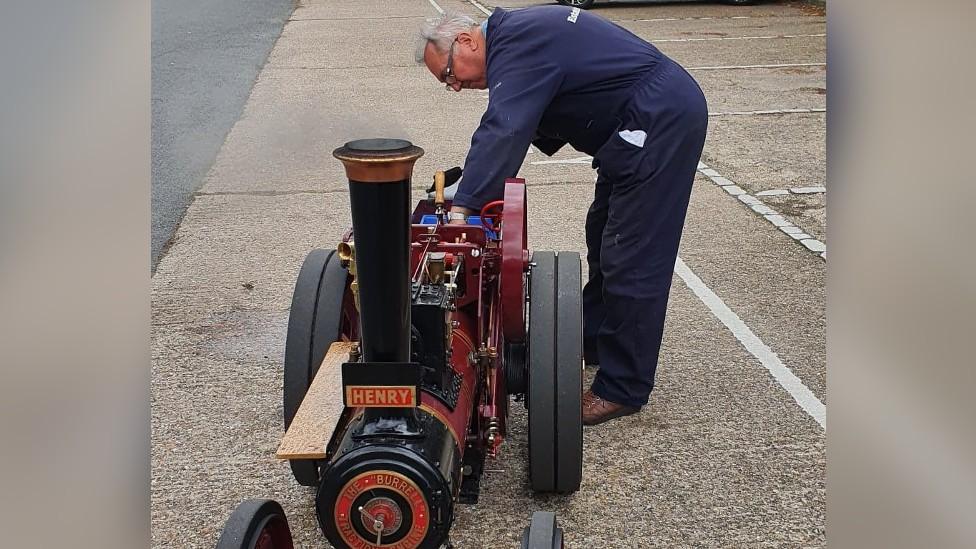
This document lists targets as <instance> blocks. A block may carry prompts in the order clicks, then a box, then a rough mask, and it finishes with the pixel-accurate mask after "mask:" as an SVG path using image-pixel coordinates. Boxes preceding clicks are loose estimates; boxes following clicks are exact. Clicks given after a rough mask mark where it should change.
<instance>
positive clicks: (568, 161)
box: [530, 156, 593, 166]
mask: <svg viewBox="0 0 976 549" xmlns="http://www.w3.org/2000/svg"><path fill="white" fill-rule="evenodd" d="M592 162H593V157H592V156H580V157H578V158H565V159H560V160H536V161H535V162H530V164H533V165H536V166H538V165H541V164H590V163H592Z"/></svg>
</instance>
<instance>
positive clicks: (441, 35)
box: [414, 12, 478, 63]
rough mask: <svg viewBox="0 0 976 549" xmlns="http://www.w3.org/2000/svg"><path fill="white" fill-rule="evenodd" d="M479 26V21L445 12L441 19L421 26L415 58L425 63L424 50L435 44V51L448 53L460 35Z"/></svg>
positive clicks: (428, 21) (430, 20)
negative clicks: (428, 45)
mask: <svg viewBox="0 0 976 549" xmlns="http://www.w3.org/2000/svg"><path fill="white" fill-rule="evenodd" d="M477 26H478V22H477V21H475V20H474V19H472V18H470V17H468V16H467V15H462V14H460V13H452V12H445V13H444V15H442V16H441V17H436V18H434V19H428V20H427V21H426V22H425V23H424V24H422V25H421V26H420V35H419V36H418V37H417V51H416V52H415V55H414V58H415V59H416V61H417V63H423V62H424V50H425V49H426V48H427V44H434V49H436V50H437V51H439V52H441V53H444V52H446V51H447V50H448V48H450V47H451V45H452V44H453V43H454V39H455V38H457V35H458V34H460V33H462V32H467V31H470V30H471V27H477Z"/></svg>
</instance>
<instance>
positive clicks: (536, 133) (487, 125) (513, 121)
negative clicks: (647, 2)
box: [454, 6, 708, 407]
mask: <svg viewBox="0 0 976 549" xmlns="http://www.w3.org/2000/svg"><path fill="white" fill-rule="evenodd" d="M486 50H487V80H488V91H489V102H488V108H487V110H486V111H485V114H484V115H483V116H482V119H481V124H480V126H479V127H478V129H477V130H476V131H475V133H474V135H473V136H472V138H471V148H470V149H469V152H468V156H467V159H466V161H465V166H464V178H463V179H462V181H461V184H460V188H459V189H458V191H457V193H456V195H455V197H454V204H455V205H457V206H465V207H468V208H473V209H478V208H480V207H481V206H482V205H483V204H485V203H487V202H488V201H491V200H498V199H500V198H501V197H502V195H503V193H504V180H505V178H507V177H515V175H516V174H517V173H518V170H519V168H520V167H521V165H522V161H523V160H524V158H525V154H526V152H527V150H528V147H529V145H530V144H532V143H534V144H535V145H536V146H537V147H538V148H539V149H540V150H541V151H543V152H544V153H546V154H548V155H550V156H551V155H552V154H554V153H555V152H556V151H557V150H559V148H560V147H562V146H563V145H564V144H566V143H568V144H570V145H571V146H572V147H573V148H575V149H576V150H579V151H581V152H584V153H586V154H589V155H591V156H593V157H594V158H593V166H594V167H595V168H597V182H596V189H595V193H594V200H593V204H592V205H591V206H590V209H589V212H588V213H587V216H586V246H587V256H586V259H587V263H588V266H589V280H588V281H587V284H586V286H585V288H584V289H583V335H584V346H585V355H586V357H587V359H588V360H589V361H590V362H599V364H600V370H599V372H598V373H597V376H596V379H595V381H594V383H593V387H592V390H593V392H594V393H595V394H596V395H597V396H599V397H602V398H604V399H605V400H609V401H611V402H616V403H619V404H624V405H628V406H633V407H641V406H643V405H644V404H646V403H647V399H648V396H649V395H650V392H651V389H652V388H653V386H654V374H655V371H656V369H657V360H658V352H659V350H660V347H661V339H662V336H663V332H664V315H665V311H666V309H667V301H668V293H669V291H670V288H671V276H672V273H673V270H674V263H675V259H676V257H677V254H678V243H679V241H680V239H681V229H682V226H683V224H684V219H685V213H686V211H687V208H688V200H689V196H690V194H691V185H692V182H693V181H694V177H695V171H696V169H697V166H698V160H699V158H700V156H701V151H702V147H703V146H704V142H705V132H706V127H707V122H708V112H707V108H706V105H705V98H704V95H703V94H702V92H701V89H700V88H699V87H698V84H697V83H696V82H695V81H694V79H692V78H691V76H689V75H688V73H687V72H685V70H684V69H682V68H681V67H680V66H679V65H678V64H676V63H675V62H674V61H672V60H670V59H669V58H667V57H666V56H665V55H664V54H662V53H661V52H660V51H658V50H657V48H655V47H654V46H652V45H651V44H649V43H647V42H646V41H644V40H642V39H640V38H638V37H637V36H635V35H633V34H631V33H630V32H629V31H627V30H625V29H623V28H621V27H619V26H617V25H614V24H613V23H610V22H609V21H607V20H605V19H603V18H601V17H599V16H597V15H594V14H590V13H587V12H584V11H580V10H575V9H571V8H568V7H563V6H539V7H532V8H525V9H519V10H512V11H506V10H502V9H496V10H495V11H494V12H493V13H492V15H491V16H490V17H489V18H488V22H487V35H486Z"/></svg>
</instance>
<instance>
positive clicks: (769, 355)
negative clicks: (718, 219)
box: [674, 257, 827, 431]
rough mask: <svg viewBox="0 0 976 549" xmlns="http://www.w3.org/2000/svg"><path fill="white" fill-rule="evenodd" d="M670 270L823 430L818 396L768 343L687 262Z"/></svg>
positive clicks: (824, 411) (823, 417)
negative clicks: (672, 270)
mask: <svg viewBox="0 0 976 549" xmlns="http://www.w3.org/2000/svg"><path fill="white" fill-rule="evenodd" d="M674 272H675V273H676V274H677V275H678V276H679V277H681V280H682V281H684V283H685V285H686V286H688V289H690V290H691V291H692V292H694V293H695V295H697V296H698V298H699V299H701V300H702V302H703V303H704V304H705V305H706V306H707V307H708V309H709V310H710V311H711V312H712V314H713V315H715V318H717V319H719V320H720V321H721V322H722V324H724V325H725V327H726V328H728V329H729V331H730V332H732V335H733V336H735V338H736V339H738V340H739V343H742V346H743V347H745V348H746V350H747V351H749V353H751V354H752V356H754V357H756V358H757V359H758V360H759V362H760V363H761V364H762V365H763V366H764V367H765V368H766V370H768V371H769V373H770V374H771V375H772V376H773V379H775V380H776V381H777V382H778V383H779V384H780V386H781V387H783V389H786V392H787V393H789V394H790V396H791V397H793V400H794V401H796V403H797V404H799V405H800V408H803V410H804V411H805V412H806V413H807V414H809V415H810V417H812V418H813V419H814V421H816V422H817V423H819V424H820V427H822V428H823V430H824V431H826V430H827V406H826V405H824V403H823V402H820V399H819V398H817V396H816V395H814V394H813V392H812V391H810V389H809V388H807V386H806V385H804V384H803V381H801V380H800V378H798V377H796V374H794V373H793V371H792V370H790V369H789V368H788V367H787V366H786V365H785V364H783V361H782V360H780V358H779V357H778V356H777V355H776V353H774V352H773V350H772V349H770V348H769V346H768V345H766V344H765V343H763V341H762V340H761V339H759V337H758V336H756V334H755V333H753V331H752V330H751V329H749V326H747V325H746V323H745V322H743V321H742V319H741V318H739V315H737V314H735V312H734V311H733V310H732V309H730V308H729V306H728V305H726V304H725V302H724V301H722V298H720V297H719V296H717V295H715V292H713V291H712V290H711V289H710V288H709V287H708V286H706V285H705V283H704V282H702V279H701V278H698V275H696V274H695V273H694V272H692V270H691V269H690V268H688V265H686V264H685V262H684V261H683V260H682V259H681V258H680V257H679V258H678V260H677V261H676V262H675V264H674Z"/></svg>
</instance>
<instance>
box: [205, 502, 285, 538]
mask: <svg viewBox="0 0 976 549" xmlns="http://www.w3.org/2000/svg"><path fill="white" fill-rule="evenodd" d="M294 547H295V546H294V544H293V543H292V538H291V530H290V529H289V528H288V519H286V518H285V511H284V510H283V509H282V508H281V505H278V503H277V502H276V501H272V500H270V499H249V500H246V501H244V502H243V503H241V504H240V505H238V506H237V509H235V510H234V512H233V513H232V514H231V515H230V518H229V519H227V524H225V525H224V530H223V532H221V533H220V539H219V540H217V549H294Z"/></svg>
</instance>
